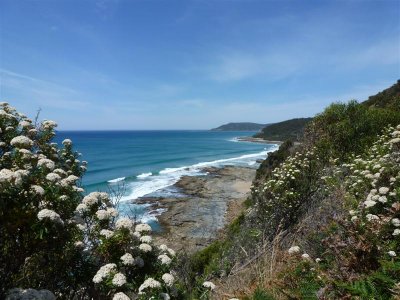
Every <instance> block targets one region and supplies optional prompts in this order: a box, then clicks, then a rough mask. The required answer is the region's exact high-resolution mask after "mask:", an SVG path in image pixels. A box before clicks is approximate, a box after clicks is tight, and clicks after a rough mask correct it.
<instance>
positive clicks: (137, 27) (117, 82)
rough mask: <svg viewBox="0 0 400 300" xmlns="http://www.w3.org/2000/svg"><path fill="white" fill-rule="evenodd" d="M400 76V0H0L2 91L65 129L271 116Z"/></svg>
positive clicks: (361, 96) (267, 119) (299, 112)
mask: <svg viewBox="0 0 400 300" xmlns="http://www.w3.org/2000/svg"><path fill="white" fill-rule="evenodd" d="M398 79H400V1H397V0H393V1H391V0H383V1H369V0H363V1H362V0H357V1H356V0H353V1H344V0H342V1H324V0H317V1H300V0H296V1H295V0H293V1H288V0H281V1H278V0H277V1H272V0H271V1H268V0H264V1H256V0H230V1H222V0H219V1H218V0H197V1H190V0H185V1H174V0H163V1H156V0H147V1H146V0H143V1H139V0H137V1H135V0H131V1H123V0H120V1H118V0H97V1H96V0H93V1H90V0H57V1H56V0H49V1H45V0H37V1H36V0H0V101H7V102H9V103H10V104H11V105H12V106H14V107H16V108H17V110H18V111H20V112H23V113H25V114H27V115H28V116H31V117H33V116H34V115H35V114H36V112H37V110H38V109H41V112H40V118H41V119H51V120H55V121H57V123H58V124H59V129H60V130H96V129H98V130H101V129H109V130H113V129H132V130H135V129H138V130H140V129H209V128H212V127H216V126H219V125H221V124H224V123H227V122H257V123H273V122H279V121H283V120H287V119H290V118H295V117H309V116H313V115H315V114H316V113H319V112H321V111H322V110H323V109H324V107H326V106H327V105H329V104H330V103H332V102H337V101H348V100H350V99H357V100H359V101H362V100H365V99H367V98H368V96H370V95H373V94H376V93H377V92H379V91H381V90H383V89H385V88H387V87H389V86H391V85H393V84H394V83H395V82H396V81H397V80H398Z"/></svg>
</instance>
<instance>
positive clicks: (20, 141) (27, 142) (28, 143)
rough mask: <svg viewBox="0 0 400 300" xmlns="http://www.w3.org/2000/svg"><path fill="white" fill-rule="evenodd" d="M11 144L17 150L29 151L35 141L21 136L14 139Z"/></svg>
mask: <svg viewBox="0 0 400 300" xmlns="http://www.w3.org/2000/svg"><path fill="white" fill-rule="evenodd" d="M10 144H11V146H14V147H16V148H25V149H29V148H31V147H32V146H33V141H32V140H31V139H30V138H28V137H26V136H24V135H20V136H16V137H15V138H13V139H12V140H11V142H10Z"/></svg>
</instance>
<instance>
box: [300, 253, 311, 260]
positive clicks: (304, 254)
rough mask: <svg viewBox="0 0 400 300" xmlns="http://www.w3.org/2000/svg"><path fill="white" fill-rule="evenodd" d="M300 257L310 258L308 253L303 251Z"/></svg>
mask: <svg viewBox="0 0 400 300" xmlns="http://www.w3.org/2000/svg"><path fill="white" fill-rule="evenodd" d="M301 258H302V259H310V255H308V254H307V253H303V254H302V255H301Z"/></svg>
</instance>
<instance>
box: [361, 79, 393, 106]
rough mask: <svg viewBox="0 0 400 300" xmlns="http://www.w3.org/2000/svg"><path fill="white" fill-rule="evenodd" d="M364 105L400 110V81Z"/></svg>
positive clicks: (369, 99) (372, 97)
mask: <svg viewBox="0 0 400 300" xmlns="http://www.w3.org/2000/svg"><path fill="white" fill-rule="evenodd" d="M363 104H364V105H367V106H373V107H380V108H393V109H395V110H399V109H400V80H398V81H397V82H396V83H395V84H394V85H392V86H391V87H390V88H388V89H386V90H384V91H382V92H380V93H378V94H376V95H374V96H371V97H369V98H368V100H366V101H364V102H363Z"/></svg>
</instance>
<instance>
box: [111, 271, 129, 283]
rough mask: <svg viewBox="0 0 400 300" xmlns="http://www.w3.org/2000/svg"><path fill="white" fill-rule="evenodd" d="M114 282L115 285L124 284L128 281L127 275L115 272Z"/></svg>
mask: <svg viewBox="0 0 400 300" xmlns="http://www.w3.org/2000/svg"><path fill="white" fill-rule="evenodd" d="M112 283H113V285H115V286H123V285H124V284H125V283H126V277H125V275H124V274H122V273H117V274H115V275H114V278H113V280H112Z"/></svg>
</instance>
